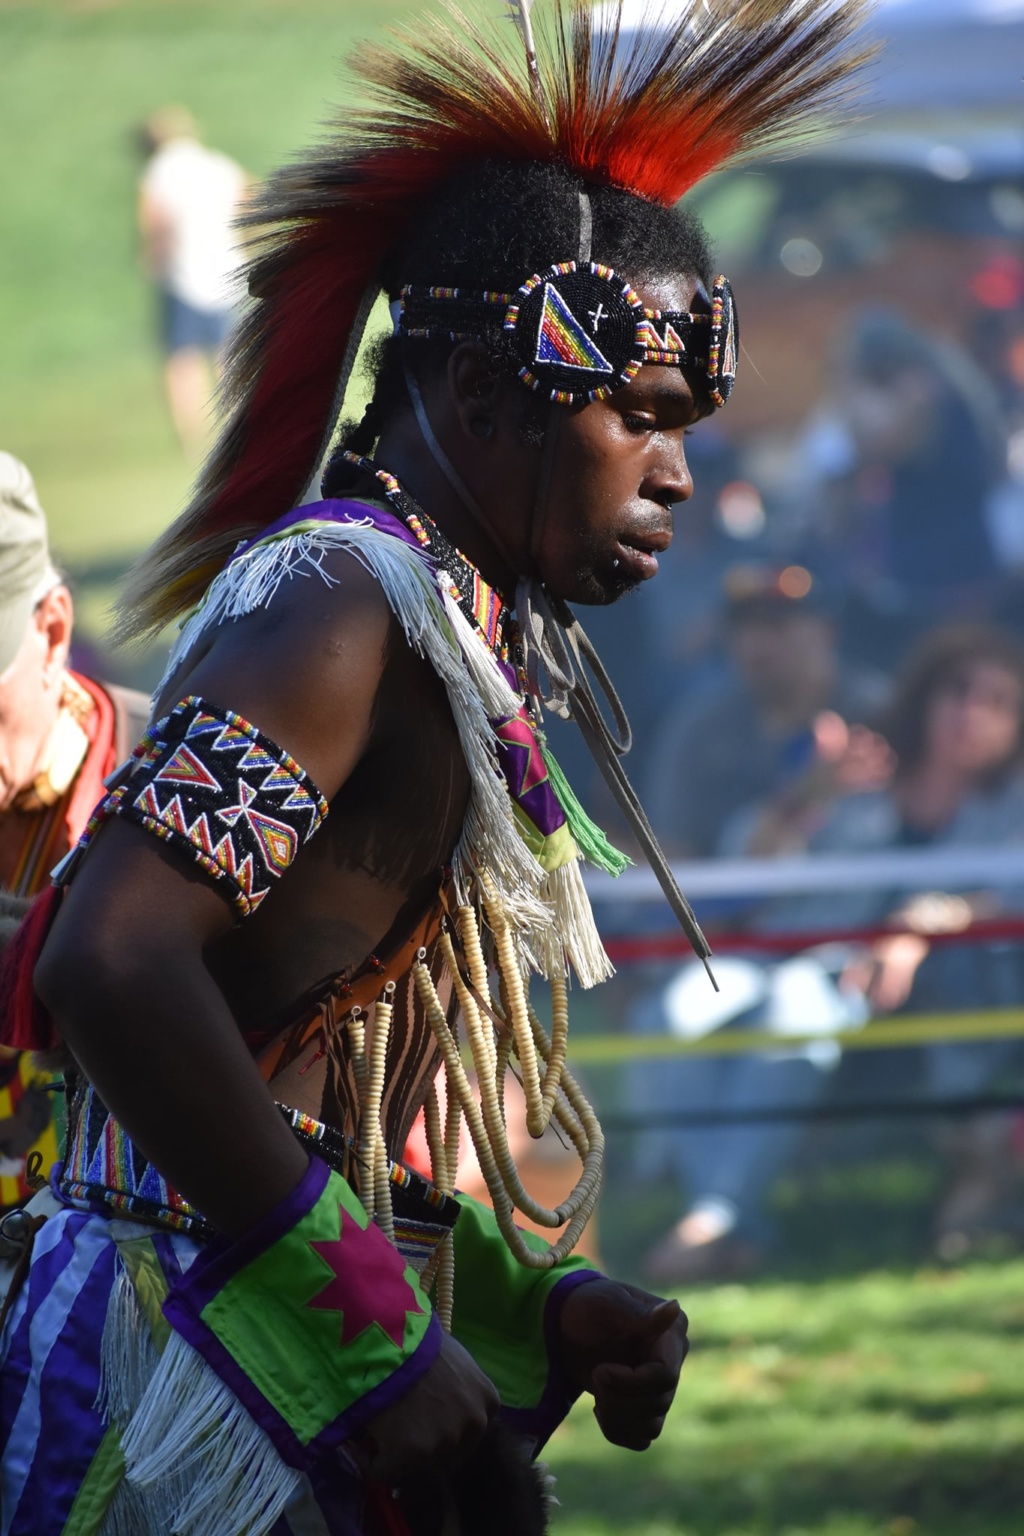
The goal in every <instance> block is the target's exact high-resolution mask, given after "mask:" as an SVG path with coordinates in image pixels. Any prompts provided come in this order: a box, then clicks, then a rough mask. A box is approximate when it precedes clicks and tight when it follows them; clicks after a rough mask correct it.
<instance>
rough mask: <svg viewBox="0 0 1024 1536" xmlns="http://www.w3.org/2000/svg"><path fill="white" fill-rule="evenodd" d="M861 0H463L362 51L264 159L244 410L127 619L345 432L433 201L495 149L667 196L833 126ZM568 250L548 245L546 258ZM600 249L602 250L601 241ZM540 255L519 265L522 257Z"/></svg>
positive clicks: (243, 342)
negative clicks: (319, 116)
mask: <svg viewBox="0 0 1024 1536" xmlns="http://www.w3.org/2000/svg"><path fill="white" fill-rule="evenodd" d="M865 3H866V0H689V3H688V4H686V5H685V6H683V7H681V8H679V9H678V10H677V9H676V8H674V7H673V8H672V19H671V21H670V22H669V21H667V20H666V17H665V16H663V15H659V12H660V11H661V5H660V4H659V3H657V0H655V4H654V5H653V6H652V7H651V9H650V12H649V14H648V15H647V16H646V18H642V19H641V20H640V21H639V23H638V25H637V26H636V27H632V26H631V27H630V29H629V30H628V32H627V30H626V28H625V26H624V24H623V16H622V0H610V3H606V4H603V5H600V6H596V7H595V5H594V4H593V3H592V0H542V4H541V5H539V6H538V7H537V17H536V19H537V41H536V46H535V44H534V37H533V30H532V27H531V10H532V8H533V0H517V3H516V4H515V5H514V6H513V11H512V15H513V19H514V20H515V21H516V22H517V24H518V30H519V32H520V34H521V43H525V67H524V50H523V47H522V46H521V43H520V44H516V42H515V39H514V35H513V31H512V28H510V27H509V26H508V25H507V24H503V23H501V22H500V21H499V20H497V18H495V19H494V21H488V20H487V19H485V20H484V21H483V23H482V24H480V25H478V24H477V22H476V21H471V20H470V19H469V18H468V17H467V16H465V15H463V14H462V13H461V12H459V11H458V10H457V9H456V8H455V7H454V5H449V6H448V16H447V20H445V19H444V18H441V19H429V20H428V19H425V18H419V19H418V20H417V23H416V30H415V33H414V34H410V35H407V36H400V37H399V38H398V40H397V41H396V43H394V44H392V45H391V46H388V47H385V46H380V45H372V46H370V45H367V46H364V47H362V48H361V49H359V50H357V52H356V53H355V55H354V56H353V58H352V60H351V66H352V68H353V69H354V71H355V73H356V74H357V75H358V76H360V77H361V78H362V80H363V82H364V83H365V84H366V85H367V86H368V87H369V105H367V106H365V107H363V108H362V109H357V110H347V111H346V114H345V116H344V118H343V119H341V120H339V122H338V124H337V127H336V129H335V131H334V137H333V138H332V139H331V140H329V141H328V142H327V143H325V144H324V145H323V146H322V147H321V148H320V149H318V150H317V151H316V152H314V153H313V154H312V155H311V156H310V157H309V158H308V159H306V160H303V161H301V162H299V163H296V164H294V165H291V166H288V167H286V168H284V169H283V170H281V171H280V172H278V173H277V175H275V176H274V177H272V178H271V180H270V181H269V183H268V184H267V185H266V187H265V189H264V191H263V192H262V194H261V195H260V197H259V198H258V200H257V202H256V204H255V206H254V208H253V210H252V212H251V213H250V215H249V216H248V218H247V221H246V222H247V223H248V224H249V225H250V226H251V227H252V229H253V231H254V233H253V238H252V251H253V257H252V260H251V262H250V264H249V267H248V280H249V291H250V294H251V295H252V303H251V305H250V308H249V310H248V313H247V314H246V316H245V318H244V320H243V321H242V323H241V325H240V327H239V329H238V332H237V336H236V340H235V343H234V346H233V351H232V355H231V358H230V360H229V366H228V371H227V377H226V382H225V390H224V394H225V400H226V403H227V405H228V407H229V409H230V412H231V414H230V417H229V420H228V424H227V426H226V427H225V429H224V431H223V433H222V436H221V438H220V440H219V442H218V444H217V446H216V447H215V449H214V450H213V452H212V454H211V456H210V458H209V460H208V462H207V464H206V466H205V468H204V470H203V472H202V474H201V476H200V479H199V482H198V486H197V489H196V492H195V495H194V497H193V500H192V502H191V504H190V505H189V506H188V507H187V508H186V510H185V512H184V513H183V514H182V515H181V516H180V518H179V519H178V520H177V521H176V522H175V523H174V524H173V525H172V526H171V528H170V529H168V531H167V532H166V533H165V534H164V535H163V537H162V538H161V539H160V540H159V541H158V542H157V543H156V545H155V546H154V547H153V549H152V550H151V551H150V553H149V554H148V555H147V556H146V557H145V558H144V559H143V561H142V562H141V564H140V565H139V567H137V569H136V571H135V573H134V576H133V578H132V580H131V582H130V583H129V587H128V590H127V592H126V595H125V598H124V600H123V605H122V620H121V632H122V635H123V636H124V637H131V636H137V635H140V634H144V633H146V632H147V631H150V630H153V629H156V628H158V627H159V626H161V625H163V624H165V623H167V622H169V621H171V620H174V619H176V618H178V617H179V616H180V615H182V614H183V613H184V612H186V611H187V610H188V609H189V608H191V607H192V606H193V605H194V604H195V603H196V602H197V601H198V600H199V599H200V597H201V596H202V594H203V592H204V590H205V588H206V586H207V585H208V584H209V582H210V580H211V579H212V578H213V576H214V575H215V574H216V573H217V571H218V570H220V568H221V567H222V566H223V564H224V563H225V561H226V560H227V558H228V556H229V555H230V554H231V552H232V550H233V549H234V547H235V546H236V544H237V543H238V541H239V540H240V539H242V538H246V537H251V536H253V535H254V534H256V533H258V532H259V531H260V530H261V529H262V528H264V527H266V526H267V525H268V524H269V523H270V522H271V521H273V519H274V518H276V517H277V516H279V515H280V514H281V513H283V512H285V511H287V510H288V509H289V508H290V507H291V506H292V505H294V504H295V502H296V501H297V500H298V499H299V497H300V496H301V494H302V492H303V490H304V489H305V487H306V485H307V484H308V483H309V480H310V478H311V476H312V475H313V474H314V472H315V470H316V468H317V466H318V464H319V462H320V460H321V458H322V456H323V453H324V451H325V449H326V446H327V444H328V442H329V440H330V437H331V433H332V431H333V427H334V423H335V418H336V414H337V411H338V409H339V406H340V401H341V398H342V397H343V395H344V390H345V386H346V384H347V382H348V379H349V377H350V374H351V371H352V367H353V365H354V362H355V357H356V353H357V351H358V348H359V343H360V340H361V338H362V334H363V331H364V328H365V325H366V320H367V318H368V315H369V311H370V308H371V306H372V303H373V300H374V298H375V297H376V295H377V294H378V292H379V291H380V286H381V276H380V274H381V271H382V268H383V267H384V266H385V264H388V263H389V260H390V264H391V266H392V267H393V265H394V258H395V254H396V253H400V251H401V248H402V244H403V240H405V239H406V238H407V236H408V234H409V232H410V231H411V230H412V229H414V228H415V226H416V223H417V220H418V218H419V216H420V212H421V210H422V209H423V207H424V205H425V204H426V203H427V202H428V200H430V199H431V198H432V197H435V196H436V195H437V194H438V193H439V191H440V190H441V189H442V188H443V187H444V185H445V183H446V182H449V181H450V180H451V179H452V178H454V177H457V176H459V175H460V174H461V173H464V172H465V171H466V170H467V169H470V168H471V167H473V166H474V165H476V164H479V163H480V162H481V161H484V160H488V159H498V160H503V161H512V162H531V161H533V162H541V163H558V164H561V165H563V166H566V167H569V168H570V169H572V170H574V171H575V172H577V173H578V174H579V176H580V177H581V178H583V179H584V180H585V182H587V183H589V184H591V185H596V186H612V187H617V188H620V189H623V190H625V191H627V192H629V193H632V194H633V195H635V196H636V197H637V198H639V199H641V200H644V201H647V202H650V203H655V204H661V205H662V206H665V207H669V206H672V205H673V204H675V203H676V202H677V201H678V200H679V199H680V198H681V197H682V196H683V195H684V193H686V192H687V191H689V190H690V188H691V187H693V186H694V185H695V184H696V183H697V182H698V181H700V180H701V179H702V178H703V177H705V176H707V175H708V174H709V173H710V172H712V171H715V170H718V169H720V168H721V167H723V166H725V165H727V164H730V163H733V162H735V161H736V160H737V159H740V158H747V157H749V156H751V155H754V154H763V153H765V152H768V151H772V150H775V151H777V150H779V149H780V148H782V147H790V146H792V145H793V144H795V143H798V142H799V141H800V140H801V139H802V138H804V137H805V136H806V135H807V133H808V131H811V130H814V129H815V128H817V127H819V126H820V125H821V122H822V117H823V115H824V114H826V113H827V112H828V109H829V108H830V107H835V106H836V105H837V104H838V102H839V101H840V100H841V99H842V97H843V95H844V90H845V88H846V86H847V84H848V81H849V78H850V75H851V72H852V71H853V70H854V69H855V67H856V66H857V65H858V64H859V63H861V62H862V61H863V59H864V57H865V56H866V54H865V51H864V50H858V49H857V48H856V47H855V46H854V45H852V44H851V36H852V34H853V33H854V32H855V30H856V28H857V26H858V25H859V23H860V21H861V20H862V18H863V14H864V9H865ZM572 254H575V253H563V252H553V253H552V260H555V261H557V260H559V259H560V258H563V257H565V256H567V255H572ZM598 254H599V253H598ZM525 275H526V274H524V276H525Z"/></svg>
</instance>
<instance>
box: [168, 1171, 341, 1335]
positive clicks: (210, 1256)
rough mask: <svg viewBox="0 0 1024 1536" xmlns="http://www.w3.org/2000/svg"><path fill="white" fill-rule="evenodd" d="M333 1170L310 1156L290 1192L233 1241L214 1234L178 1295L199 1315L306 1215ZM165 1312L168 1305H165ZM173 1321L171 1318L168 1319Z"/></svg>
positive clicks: (178, 1287)
mask: <svg viewBox="0 0 1024 1536" xmlns="http://www.w3.org/2000/svg"><path fill="white" fill-rule="evenodd" d="M330 1176H331V1170H330V1169H329V1168H328V1166H327V1164H326V1163H325V1162H323V1161H322V1160H321V1159H320V1158H319V1157H311V1158H310V1160H309V1165H308V1167H307V1168H306V1171H305V1173H304V1174H303V1175H302V1178H301V1179H300V1180H299V1182H298V1183H297V1184H296V1186H295V1188H294V1189H293V1190H292V1192H291V1194H290V1195H286V1196H285V1198H284V1199H283V1200H282V1201H281V1202H280V1203H279V1204H278V1205H275V1206H274V1209H273V1210H272V1211H268V1212H267V1214H266V1215H265V1216H264V1217H262V1218H261V1220H259V1221H258V1222H257V1223H256V1225H255V1226H254V1227H250V1228H249V1230H248V1231H247V1232H245V1233H243V1235H242V1236H241V1237H240V1238H237V1239H236V1240H235V1241H234V1242H232V1240H231V1239H230V1238H227V1237H215V1238H214V1239H213V1241H212V1242H210V1243H207V1245H206V1247H205V1248H204V1249H203V1252H202V1254H201V1255H200V1257H199V1258H198V1259H197V1260H196V1262H195V1264H193V1265H192V1267H191V1268H190V1269H189V1270H188V1272H187V1273H186V1274H185V1276H184V1278H183V1279H182V1281H181V1284H180V1285H178V1286H177V1287H176V1288H175V1295H176V1296H177V1297H179V1298H180V1299H181V1300H182V1301H184V1302H186V1303H187V1304H188V1305H189V1306H190V1307H191V1308H192V1310H193V1311H194V1312H195V1313H196V1315H197V1316H198V1314H199V1313H200V1312H201V1311H202V1310H203V1308H204V1307H205V1306H206V1304H207V1302H209V1301H212V1299H213V1297H214V1296H216V1295H217V1293H218V1291H222V1290H223V1289H224V1287H225V1286H226V1285H227V1283H228V1281H229V1280H233V1279H234V1277H235V1276H236V1275H237V1274H238V1272H239V1270H241V1269H244V1268H245V1266H246V1265H247V1264H251V1263H252V1261H253V1259H256V1258H258V1257H259V1256H260V1254H261V1253H263V1252H264V1251H265V1250H266V1249H267V1248H272V1247H273V1245H274V1244H275V1243H277V1242H280V1240H281V1238H282V1237H284V1235H285V1233H286V1232H290V1231H291V1229H292V1228H293V1227H294V1226H297V1224H298V1223H299V1222H300V1221H301V1220H302V1218H303V1216H307V1215H308V1214H309V1212H310V1211H311V1210H312V1209H313V1207H314V1205H316V1203H317V1201H318V1200H319V1199H320V1196H321V1195H322V1194H323V1192H324V1190H325V1189H326V1187H327V1180H328V1179H329V1178H330ZM170 1299H171V1298H170V1297H168V1301H170ZM165 1311H166V1306H165ZM168 1320H169V1321H170V1319H168Z"/></svg>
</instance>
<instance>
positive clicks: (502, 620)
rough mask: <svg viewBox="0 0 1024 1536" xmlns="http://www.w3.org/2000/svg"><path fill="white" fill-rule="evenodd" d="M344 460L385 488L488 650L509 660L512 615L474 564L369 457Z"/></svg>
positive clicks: (346, 456) (351, 456)
mask: <svg viewBox="0 0 1024 1536" xmlns="http://www.w3.org/2000/svg"><path fill="white" fill-rule="evenodd" d="M343 457H344V459H345V462H346V463H347V464H351V465H352V466H353V468H355V469H360V470H362V471H363V473H364V474H367V475H372V476H373V477H374V479H375V480H378V481H379V482H380V484H381V485H382V486H383V488H384V495H385V497H386V498H387V500H388V502H389V503H390V505H391V506H392V507H393V508H394V509H395V511H396V512H397V513H398V514H399V516H400V517H401V519H402V521H403V522H404V523H405V525H406V527H407V528H408V529H409V530H410V532H411V533H412V534H413V535H414V536H415V538H416V541H417V543H419V544H420V545H422V547H423V549H424V550H425V551H426V552H427V554H428V555H429V556H430V558H431V560H432V561H433V562H434V564H435V565H436V567H437V569H438V571H444V572H445V573H446V574H447V575H448V577H449V581H450V585H449V588H448V590H449V592H450V593H451V595H452V597H453V598H454V599H455V601H456V602H457V603H458V605H459V608H460V609H461V611H462V612H463V613H464V614H465V616H466V618H467V619H468V620H469V622H470V624H472V626H473V628H474V629H475V630H477V632H478V633H479V634H480V636H481V637H482V639H483V640H484V642H485V644H486V645H487V648H488V650H490V651H493V652H494V654H495V655H496V656H497V657H498V658H499V660H501V661H508V655H509V639H510V634H511V630H512V627H513V626H512V624H511V615H510V612H509V609H508V608H507V607H506V605H505V603H503V602H502V600H501V597H500V595H499V594H498V592H497V591H496V590H495V588H494V587H492V586H490V585H489V584H488V583H487V582H486V581H485V580H484V578H483V577H482V576H481V574H480V572H479V571H478V570H477V568H476V566H475V565H474V564H473V562H472V560H470V559H469V558H468V557H467V556H466V555H464V554H463V553H462V551H461V550H460V549H457V548H456V546H455V545H454V544H453V543H452V541H451V539H449V538H448V536H447V534H445V533H443V532H442V530H441V529H440V528H439V527H438V526H437V524H436V523H435V522H434V520H433V518H432V517H429V516H428V515H427V513H426V512H424V511H423V508H422V507H420V506H419V505H418V504H417V502H415V501H414V500H413V498H412V497H411V496H410V495H409V492H408V491H407V490H405V488H404V487H403V486H402V485H401V484H400V483H399V481H398V480H396V478H395V476H394V475H393V474H391V473H390V471H389V470H386V469H382V468H380V466H379V465H377V464H374V462H373V460H372V459H366V458H362V457H361V456H360V455H359V454H358V453H345V454H344V455H343Z"/></svg>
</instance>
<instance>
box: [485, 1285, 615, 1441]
mask: <svg viewBox="0 0 1024 1536" xmlns="http://www.w3.org/2000/svg"><path fill="white" fill-rule="evenodd" d="M604 1278H605V1277H604V1275H602V1274H601V1272H600V1270H597V1269H572V1270H570V1271H569V1273H568V1274H567V1275H563V1276H562V1277H561V1279H560V1280H557V1281H556V1282H555V1284H554V1285H553V1286H552V1287H551V1290H550V1291H549V1293H548V1298H547V1300H546V1302H545V1303H544V1344H545V1347H546V1349H547V1353H548V1379H547V1382H546V1383H545V1386H544V1391H543V1392H542V1393H541V1396H540V1401H539V1402H538V1403H536V1404H535V1405H534V1407H532V1408H502V1409H500V1410H499V1417H500V1418H501V1420H502V1422H503V1423H505V1424H507V1425H508V1427H509V1428H510V1429H512V1430H515V1431H516V1433H517V1434H521V1435H532V1436H534V1437H535V1438H536V1441H537V1448H536V1450H535V1452H534V1455H539V1454H540V1452H541V1451H542V1450H543V1448H544V1445H545V1442H546V1441H547V1440H549V1439H550V1437H551V1436H552V1435H553V1434H554V1432H555V1430H556V1429H557V1428H558V1426H559V1424H561V1422H562V1420H563V1419H564V1418H565V1416H566V1414H567V1413H568V1412H569V1409H570V1408H571V1407H572V1405H573V1403H574V1402H575V1401H576V1399H577V1398H578V1397H579V1395H580V1392H579V1389H577V1388H574V1387H572V1386H570V1384H569V1381H568V1378H567V1377H566V1375H565V1372H564V1371H563V1369H562V1366H561V1362H560V1360H559V1351H558V1327H559V1321H560V1319H561V1315H562V1308H563V1307H564V1305H565V1302H566V1298H567V1297H568V1296H569V1295H570V1293H571V1292H572V1291H575V1290H576V1289H577V1288H578V1287H579V1286H581V1285H588V1284H589V1283H590V1281H591V1280H603V1279H604Z"/></svg>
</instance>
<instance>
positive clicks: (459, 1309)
mask: <svg viewBox="0 0 1024 1536" xmlns="http://www.w3.org/2000/svg"><path fill="white" fill-rule="evenodd" d="M458 1200H459V1205H460V1206H461V1207H462V1209H461V1211H460V1214H459V1219H458V1221H457V1222H456V1223H455V1233H454V1241H455V1305H454V1308H453V1312H452V1333H453V1335H454V1337H455V1338H456V1339H458V1341H459V1343H460V1344H461V1345H463V1347H464V1348H466V1349H468V1350H469V1352H470V1354H471V1355H472V1356H473V1359H474V1360H475V1361H476V1363H477V1365H478V1366H479V1367H480V1369H481V1370H482V1371H485V1372H486V1373H487V1375H488V1376H489V1377H490V1378H491V1380H492V1381H493V1382H494V1385H495V1386H496V1387H497V1389H498V1392H499V1394H500V1396H501V1401H502V1403H503V1404H504V1406H505V1407H506V1408H535V1407H536V1406H537V1404H538V1403H539V1402H540V1400H541V1397H542V1396H543V1393H544V1388H545V1386H546V1385H547V1381H548V1374H549V1371H550V1362H549V1360H548V1352H547V1346H546V1344H545V1340H544V1309H545V1306H546V1304H547V1299H548V1297H549V1296H550V1294H551V1291H552V1289H553V1287H554V1286H555V1285H557V1284H558V1282H559V1280H561V1278H562V1276H563V1275H567V1274H570V1273H572V1272H573V1271H574V1270H579V1269H594V1265H592V1264H589V1263H588V1262H587V1260H586V1259H581V1258H577V1257H574V1256H573V1255H571V1254H570V1256H569V1257H568V1258H567V1259H562V1260H561V1262H560V1263H558V1264H555V1265H554V1266H553V1267H552V1268H551V1269H527V1268H526V1266H525V1265H524V1264H520V1263H519V1261H518V1259H516V1258H515V1257H514V1256H513V1255H512V1253H511V1252H510V1251H509V1249H508V1246H507V1244H506V1242H505V1240H504V1238H503V1237H502V1235H501V1233H500V1231H499V1230H498V1223H497V1221H496V1220H495V1218H494V1212H493V1211H491V1210H489V1209H488V1208H487V1206H485V1205H481V1204H480V1203H479V1201H477V1200H473V1199H471V1198H470V1197H469V1196H467V1195H462V1194H460V1195H459V1196H458ZM523 1236H524V1237H525V1239H526V1241H527V1243H528V1244H529V1246H530V1247H531V1248H532V1249H533V1250H534V1251H535V1252H536V1253H542V1252H543V1251H544V1249H546V1248H548V1247H550V1244H549V1243H546V1242H545V1241H544V1239H543V1238H540V1237H536V1236H535V1235H534V1234H533V1233H532V1232H524V1233H523Z"/></svg>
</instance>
